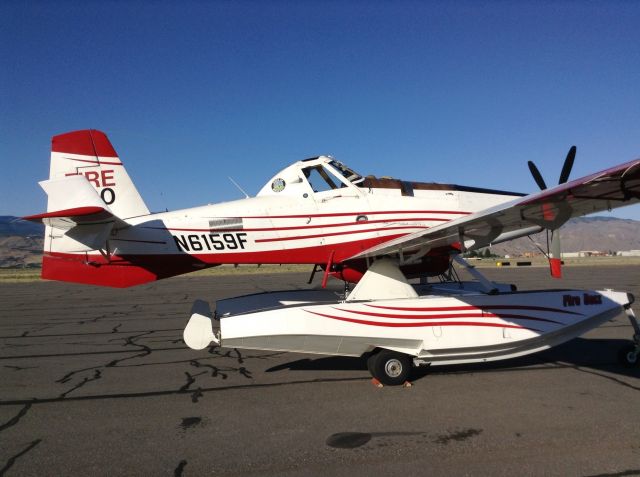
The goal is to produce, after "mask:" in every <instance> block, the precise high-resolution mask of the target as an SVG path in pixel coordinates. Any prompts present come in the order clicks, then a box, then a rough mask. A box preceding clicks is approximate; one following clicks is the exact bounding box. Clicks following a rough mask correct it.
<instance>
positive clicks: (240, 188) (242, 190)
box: [228, 176, 249, 199]
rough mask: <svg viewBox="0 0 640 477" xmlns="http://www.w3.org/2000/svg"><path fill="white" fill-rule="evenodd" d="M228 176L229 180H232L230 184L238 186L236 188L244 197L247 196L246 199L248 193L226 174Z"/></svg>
mask: <svg viewBox="0 0 640 477" xmlns="http://www.w3.org/2000/svg"><path fill="white" fill-rule="evenodd" d="M228 177H229V180H230V181H231V182H232V184H233V185H234V186H236V187H237V188H238V190H239V191H240V192H242V193H243V194H244V196H245V198H247V199H248V198H249V194H247V193H246V192H245V191H244V189H243V188H242V187H240V185H239V184H238V183H237V182H236V181H234V180H233V179H232V178H231V176H228Z"/></svg>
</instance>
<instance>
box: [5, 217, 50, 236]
mask: <svg viewBox="0 0 640 477" xmlns="http://www.w3.org/2000/svg"><path fill="white" fill-rule="evenodd" d="M43 233H44V225H42V224H36V223H34V222H29V221H28V220H22V219H21V218H19V217H13V216H11V215H0V237H11V236H18V237H30V236H33V235H40V236H42V234H43Z"/></svg>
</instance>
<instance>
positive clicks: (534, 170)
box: [527, 161, 547, 190]
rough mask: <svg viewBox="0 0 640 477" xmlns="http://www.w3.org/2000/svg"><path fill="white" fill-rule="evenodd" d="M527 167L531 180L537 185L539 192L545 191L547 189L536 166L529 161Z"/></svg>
mask: <svg viewBox="0 0 640 477" xmlns="http://www.w3.org/2000/svg"><path fill="white" fill-rule="evenodd" d="M527 165H528V166H529V170H530V171H531V175H532V176H533V180H535V181H536V184H538V187H540V190H545V189H546V188H547V184H545V182H544V179H543V178H542V174H540V171H539V170H538V168H537V167H536V165H535V164H534V163H533V162H531V161H527Z"/></svg>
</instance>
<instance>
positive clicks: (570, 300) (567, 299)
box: [562, 295, 580, 306]
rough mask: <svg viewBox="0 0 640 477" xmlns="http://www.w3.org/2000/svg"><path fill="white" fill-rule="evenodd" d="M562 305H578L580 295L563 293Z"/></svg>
mask: <svg viewBox="0 0 640 477" xmlns="http://www.w3.org/2000/svg"><path fill="white" fill-rule="evenodd" d="M562 306H580V297H579V296H573V295H563V296H562Z"/></svg>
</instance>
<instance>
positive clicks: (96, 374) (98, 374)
mask: <svg viewBox="0 0 640 477" xmlns="http://www.w3.org/2000/svg"><path fill="white" fill-rule="evenodd" d="M100 378H102V371H100V370H99V369H96V370H95V372H94V373H93V377H92V378H84V379H83V380H82V381H80V382H79V383H78V384H76V385H75V386H74V387H72V388H71V389H69V390H68V391H65V392H63V393H62V394H60V397H61V398H64V397H66V396H67V395H68V394H69V393H71V392H73V391H75V390H76V389H80V388H81V387H82V386H84V385H85V384H87V383H90V382H91V381H97V380H98V379H100Z"/></svg>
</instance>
